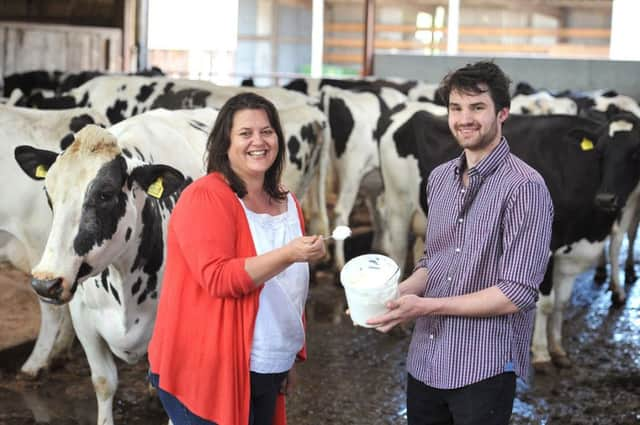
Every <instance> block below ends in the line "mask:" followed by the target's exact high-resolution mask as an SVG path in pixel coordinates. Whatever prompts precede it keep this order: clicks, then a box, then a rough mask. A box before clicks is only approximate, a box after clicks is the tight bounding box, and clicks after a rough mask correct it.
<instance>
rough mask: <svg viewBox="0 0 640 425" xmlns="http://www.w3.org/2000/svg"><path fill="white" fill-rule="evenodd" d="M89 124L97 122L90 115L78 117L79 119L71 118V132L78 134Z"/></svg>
mask: <svg viewBox="0 0 640 425" xmlns="http://www.w3.org/2000/svg"><path fill="white" fill-rule="evenodd" d="M87 124H95V120H94V119H93V117H92V116H91V115H89V114H82V115H78V116H77V117H73V118H71V122H69V130H71V131H73V132H74V133H77V132H78V131H80V130H82V129H83V128H84V127H85V126H86V125H87Z"/></svg>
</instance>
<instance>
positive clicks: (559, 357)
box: [548, 261, 579, 368]
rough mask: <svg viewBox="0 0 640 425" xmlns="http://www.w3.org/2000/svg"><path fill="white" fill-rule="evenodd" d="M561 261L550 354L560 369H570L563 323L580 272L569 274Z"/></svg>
mask: <svg viewBox="0 0 640 425" xmlns="http://www.w3.org/2000/svg"><path fill="white" fill-rule="evenodd" d="M562 266H563V264H562V262H561V261H556V265H555V267H554V275H553V291H554V292H555V299H554V303H553V309H552V312H551V318H550V319H551V320H550V323H549V325H548V326H549V330H548V333H549V354H550V355H551V359H552V360H553V363H554V364H555V365H556V366H558V367H563V368H566V367H570V366H571V361H570V360H569V357H568V356H567V352H566V351H565V350H564V348H563V347H562V321H563V319H564V310H565V308H566V307H567V304H568V303H569V300H570V299H571V292H572V291H573V284H574V282H575V280H576V276H578V274H579V272H574V271H573V270H570V271H569V272H567V271H565V270H562V268H563V267H562Z"/></svg>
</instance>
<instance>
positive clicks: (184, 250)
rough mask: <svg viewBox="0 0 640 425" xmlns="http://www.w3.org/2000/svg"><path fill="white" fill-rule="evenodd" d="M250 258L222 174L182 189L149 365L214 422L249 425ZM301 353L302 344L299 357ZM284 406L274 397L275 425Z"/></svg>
mask: <svg viewBox="0 0 640 425" xmlns="http://www.w3.org/2000/svg"><path fill="white" fill-rule="evenodd" d="M296 206H297V208H298V215H299V217H300V223H301V226H302V227H303V229H302V230H303V234H304V225H303V224H302V223H304V221H303V218H302V211H301V209H300V206H299V204H298V202H297V201H296ZM255 255H256V250H255V246H254V244H253V239H252V237H251V230H250V229H249V223H248V222H247V219H246V216H245V213H244V211H243V208H242V205H241V204H240V202H239V200H238V199H237V197H236V195H235V193H234V192H233V191H232V190H231V188H230V187H229V185H227V184H226V182H225V181H224V180H223V178H222V176H221V175H220V174H218V173H212V174H208V175H206V176H204V177H202V178H200V179H198V180H196V181H195V182H193V183H192V184H191V185H189V186H188V187H187V188H186V189H185V190H184V192H183V193H182V195H181V196H180V199H179V200H178V202H177V204H176V206H175V208H174V210H173V212H172V214H171V218H170V220H169V229H168V239H167V259H166V269H165V272H164V278H163V284H162V291H161V295H160V301H159V303H158V314H157V317H156V323H155V328H154V332H153V336H152V338H151V341H150V343H149V349H148V355H149V363H150V368H151V371H152V372H153V373H156V374H158V375H159V376H160V385H159V386H160V388H162V389H163V390H164V391H167V392H168V393H170V394H172V395H173V396H175V397H176V398H178V399H179V400H180V401H181V402H182V403H183V404H184V405H185V406H187V408H188V409H189V410H191V411H192V412H193V413H194V414H196V415H198V416H200V417H202V418H205V419H207V420H210V421H214V422H215V423H217V424H218V425H246V424H247V423H249V399H250V384H249V363H250V356H251V343H252V341H253V329H254V324H255V319H256V314H257V312H258V299H259V297H260V290H261V289H262V286H260V287H259V288H255V286H254V283H253V281H252V280H251V277H250V276H249V274H248V273H247V272H246V271H245V269H244V263H245V258H247V257H253V256H255ZM305 355H306V353H305V348H304V347H303V349H302V351H301V352H300V353H299V355H298V357H299V358H302V359H304V357H305ZM284 407H285V406H284V397H283V396H280V397H278V402H277V405H276V414H275V417H274V424H277V425H283V424H286V416H285V409H284Z"/></svg>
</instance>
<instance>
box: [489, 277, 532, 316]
mask: <svg viewBox="0 0 640 425" xmlns="http://www.w3.org/2000/svg"><path fill="white" fill-rule="evenodd" d="M498 289H500V290H501V291H502V293H503V294H504V295H505V296H506V297H507V298H509V300H510V301H511V302H512V303H513V304H514V305H515V306H516V307H518V310H520V311H525V310H529V309H531V308H534V307H535V306H536V301H538V291H537V290H534V289H533V288H531V286H529V285H525V284H522V283H519V282H513V281H509V280H501V281H500V282H499V283H498Z"/></svg>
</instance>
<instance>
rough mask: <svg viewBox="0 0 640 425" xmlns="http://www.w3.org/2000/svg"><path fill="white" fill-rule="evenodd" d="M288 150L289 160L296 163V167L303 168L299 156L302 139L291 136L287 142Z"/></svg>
mask: <svg viewBox="0 0 640 425" xmlns="http://www.w3.org/2000/svg"><path fill="white" fill-rule="evenodd" d="M287 151H288V152H289V161H290V162H291V163H292V164H295V165H296V168H297V169H298V170H300V169H301V168H302V160H301V159H300V158H298V157H297V156H298V152H300V141H299V140H298V138H297V137H296V136H291V137H289V141H288V142H287Z"/></svg>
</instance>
